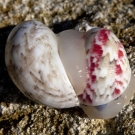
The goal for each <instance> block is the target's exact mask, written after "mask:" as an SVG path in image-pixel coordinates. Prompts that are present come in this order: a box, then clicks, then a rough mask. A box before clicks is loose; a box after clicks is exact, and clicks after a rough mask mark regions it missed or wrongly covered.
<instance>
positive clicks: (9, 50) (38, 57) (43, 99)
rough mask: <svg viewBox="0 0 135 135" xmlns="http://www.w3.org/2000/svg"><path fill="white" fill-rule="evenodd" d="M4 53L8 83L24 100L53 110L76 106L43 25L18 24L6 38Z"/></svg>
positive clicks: (52, 38)
mask: <svg viewBox="0 0 135 135" xmlns="http://www.w3.org/2000/svg"><path fill="white" fill-rule="evenodd" d="M5 54H6V58H5V59H6V65H7V69H8V72H9V74H10V76H11V78H12V80H13V81H14V83H15V84H16V86H17V87H18V88H19V89H20V90H21V91H22V92H23V93H24V94H25V95H26V96H27V97H29V98H30V99H32V100H33V101H36V102H38V103H42V104H45V105H48V106H51V107H56V108H68V107H74V106H78V105H79V102H78V98H77V96H76V93H75V92H74V89H73V87H72V85H71V83H70V81H69V79H68V76H67V74H66V71H65V69H64V67H63V64H62V62H61V60H60V57H59V55H58V44H57V38H56V36H55V34H54V33H53V32H52V31H51V30H50V29H49V28H47V27H46V26H45V25H43V24H42V23H40V22H38V21H27V22H24V23H21V24H19V25H18V26H17V27H15V29H14V30H13V31H12V32H11V34H10V36H9V37H8V40H7V45H6V53H5Z"/></svg>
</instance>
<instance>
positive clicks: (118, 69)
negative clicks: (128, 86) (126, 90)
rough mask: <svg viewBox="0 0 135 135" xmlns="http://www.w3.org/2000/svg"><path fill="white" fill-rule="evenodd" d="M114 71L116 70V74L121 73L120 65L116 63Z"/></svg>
mask: <svg viewBox="0 0 135 135" xmlns="http://www.w3.org/2000/svg"><path fill="white" fill-rule="evenodd" d="M115 72H116V75H119V74H122V69H121V66H120V65H116V69H115Z"/></svg>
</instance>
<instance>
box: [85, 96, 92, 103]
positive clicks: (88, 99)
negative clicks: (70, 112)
mask: <svg viewBox="0 0 135 135" xmlns="http://www.w3.org/2000/svg"><path fill="white" fill-rule="evenodd" d="M86 101H87V102H88V103H92V100H91V98H90V95H86Z"/></svg>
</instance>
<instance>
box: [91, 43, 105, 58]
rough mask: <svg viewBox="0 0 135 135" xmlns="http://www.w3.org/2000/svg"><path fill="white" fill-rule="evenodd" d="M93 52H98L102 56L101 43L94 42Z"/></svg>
mask: <svg viewBox="0 0 135 135" xmlns="http://www.w3.org/2000/svg"><path fill="white" fill-rule="evenodd" d="M93 53H96V54H98V55H99V56H100V57H101V56H102V54H103V50H102V47H101V46H100V45H97V44H94V47H93Z"/></svg>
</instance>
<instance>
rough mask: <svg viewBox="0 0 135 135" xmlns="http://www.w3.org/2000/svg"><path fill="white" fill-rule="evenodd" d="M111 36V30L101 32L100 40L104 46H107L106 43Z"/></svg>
mask: <svg viewBox="0 0 135 135" xmlns="http://www.w3.org/2000/svg"><path fill="white" fill-rule="evenodd" d="M109 34H110V31H109V30H106V29H101V30H100V31H99V36H98V40H99V41H101V42H102V44H103V45H106V42H107V40H108V35H109Z"/></svg>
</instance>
